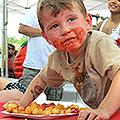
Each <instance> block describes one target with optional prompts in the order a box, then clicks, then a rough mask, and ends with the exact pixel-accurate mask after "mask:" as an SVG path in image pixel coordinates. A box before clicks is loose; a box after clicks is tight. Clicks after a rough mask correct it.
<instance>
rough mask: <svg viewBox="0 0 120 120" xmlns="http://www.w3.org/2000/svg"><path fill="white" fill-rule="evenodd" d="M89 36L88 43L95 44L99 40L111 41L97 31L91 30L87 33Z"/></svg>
mask: <svg viewBox="0 0 120 120" xmlns="http://www.w3.org/2000/svg"><path fill="white" fill-rule="evenodd" d="M88 34H89V35H90V39H89V43H94V44H95V43H96V42H98V41H101V40H107V39H112V38H110V37H109V36H108V35H107V34H105V33H103V32H100V31H97V30H91V31H89V32H88Z"/></svg>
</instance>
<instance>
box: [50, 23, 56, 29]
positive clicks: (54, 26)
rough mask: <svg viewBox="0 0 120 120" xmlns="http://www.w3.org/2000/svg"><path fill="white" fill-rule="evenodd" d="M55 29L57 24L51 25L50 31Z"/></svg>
mask: <svg viewBox="0 0 120 120" xmlns="http://www.w3.org/2000/svg"><path fill="white" fill-rule="evenodd" d="M56 27H58V25H57V24H55V25H53V26H52V27H51V28H50V29H53V28H56Z"/></svg>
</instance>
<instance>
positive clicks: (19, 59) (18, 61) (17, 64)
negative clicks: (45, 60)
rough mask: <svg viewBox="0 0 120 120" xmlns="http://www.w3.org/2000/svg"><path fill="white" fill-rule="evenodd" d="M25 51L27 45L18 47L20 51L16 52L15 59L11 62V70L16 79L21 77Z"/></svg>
mask: <svg viewBox="0 0 120 120" xmlns="http://www.w3.org/2000/svg"><path fill="white" fill-rule="evenodd" d="M26 52H27V46H24V47H22V48H21V49H20V51H19V52H18V53H17V55H16V57H15V60H14V63H13V71H14V74H15V77H16V78H17V79H19V78H20V77H22V73H23V68H24V67H23V65H22V64H23V62H24V60H25V57H26Z"/></svg>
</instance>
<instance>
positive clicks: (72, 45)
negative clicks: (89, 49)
mask: <svg viewBox="0 0 120 120" xmlns="http://www.w3.org/2000/svg"><path fill="white" fill-rule="evenodd" d="M65 32H66V34H65V35H66V36H68V38H69V39H68V40H66V39H63V38H66V37H61V39H60V38H59V37H53V38H52V45H53V46H54V47H55V48H56V49H58V50H61V51H65V52H69V53H70V52H72V51H74V50H77V49H78V48H80V47H81V46H82V44H83V43H84V41H85V39H86V34H87V32H86V30H84V29H83V28H82V27H80V26H79V25H78V26H77V27H75V28H74V29H72V30H71V32H70V31H69V32H67V31H65Z"/></svg>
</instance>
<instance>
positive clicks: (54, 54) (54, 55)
mask: <svg viewBox="0 0 120 120" xmlns="http://www.w3.org/2000/svg"><path fill="white" fill-rule="evenodd" d="M60 56H66V52H63V51H60V50H57V49H56V50H54V51H52V52H51V53H50V55H49V59H53V58H55V59H57V58H58V57H60Z"/></svg>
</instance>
